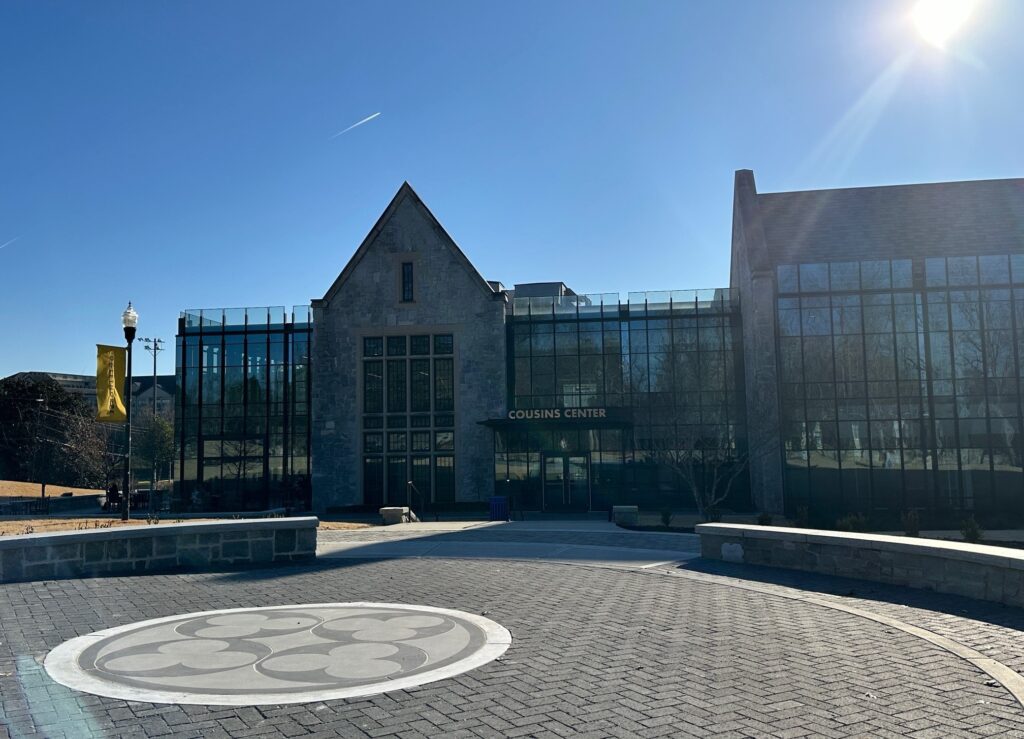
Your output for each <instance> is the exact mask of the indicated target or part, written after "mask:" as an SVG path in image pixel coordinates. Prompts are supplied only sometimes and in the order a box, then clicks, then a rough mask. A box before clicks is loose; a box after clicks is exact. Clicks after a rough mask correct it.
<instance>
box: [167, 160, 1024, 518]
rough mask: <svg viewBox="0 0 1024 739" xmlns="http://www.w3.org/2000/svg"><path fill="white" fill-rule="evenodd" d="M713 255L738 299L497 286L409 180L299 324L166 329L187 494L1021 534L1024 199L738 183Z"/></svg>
mask: <svg viewBox="0 0 1024 739" xmlns="http://www.w3.org/2000/svg"><path fill="white" fill-rule="evenodd" d="M731 258H732V266H731V271H730V279H729V287H728V288H717V289H711V290H679V291H665V292H637V293H629V294H628V295H625V296H623V295H619V294H617V293H611V294H582V293H578V292H576V291H575V290H573V289H571V288H570V287H569V286H568V285H566V284H565V283H564V282H561V281H557V280H554V281H553V280H552V279H551V278H555V277H557V276H554V275H544V276H543V277H546V278H547V279H548V280H549V281H547V282H536V283H530V284H520V285H516V286H514V287H513V288H505V287H504V286H503V285H502V284H501V283H500V282H496V281H488V280H486V279H484V277H483V276H482V275H480V273H479V272H478V271H477V270H476V269H475V268H474V267H473V265H472V264H471V262H470V261H469V259H467V256H466V254H464V253H463V251H462V250H461V249H460V248H459V247H458V246H457V245H456V243H455V241H454V240H453V239H452V238H451V236H449V234H448V233H447V232H446V231H445V229H444V228H443V227H442V226H441V225H440V223H439V222H438V221H437V219H436V218H434V216H433V215H432V214H431V212H430V211H429V210H428V209H427V207H426V206H425V205H424V203H423V202H422V201H421V200H420V199H419V197H417V195H416V193H415V192H413V190H412V188H411V187H409V185H408V184H404V185H403V186H402V187H401V189H400V190H399V191H398V193H397V195H396V196H395V197H394V199H393V200H392V201H391V203H390V205H388V207H387V209H386V210H385V211H384V213H383V215H382V216H381V217H380V219H379V220H378V221H377V223H376V225H375V226H374V227H373V229H372V230H371V231H370V233H369V235H368V236H367V237H366V239H365V240H364V241H363V243H362V244H361V245H360V246H359V247H358V249H356V251H355V254H354V255H353V257H352V258H351V260H350V261H349V262H348V264H347V265H346V266H345V268H344V269H343V270H342V272H341V274H340V275H339V276H338V278H337V279H336V280H335V281H334V283H333V284H332V285H331V287H330V289H329V290H328V291H327V293H326V294H325V295H324V296H323V297H322V298H320V299H317V300H314V301H313V304H312V317H311V318H310V316H309V315H308V312H307V311H306V310H305V309H301V310H299V309H297V312H295V313H293V314H292V315H293V316H298V315H300V314H301V319H299V318H293V319H292V320H291V321H289V319H288V316H287V314H285V312H284V310H283V309H260V310H259V311H257V314H258V315H259V316H261V317H260V318H258V320H256V321H255V324H254V322H253V320H252V319H251V318H250V317H249V315H248V313H247V312H246V311H241V312H237V315H236V316H235V317H234V318H231V317H230V316H229V313H230V311H222V312H219V311H215V312H214V314H213V315H214V318H212V319H211V320H210V321H209V322H208V321H207V319H206V317H205V316H206V312H205V311H202V312H198V313H196V312H186V313H184V314H183V316H182V322H181V325H180V330H179V345H181V346H182V349H181V350H179V386H180V387H181V388H182V391H181V392H180V393H179V397H178V399H177V405H178V407H179V409H180V411H181V412H180V413H179V416H180V417H181V418H182V419H183V420H182V421H181V423H179V425H178V433H179V442H180V447H181V450H182V451H181V465H180V467H181V469H183V470H184V471H185V472H184V476H183V478H182V486H181V487H182V489H183V490H188V489H191V488H192V487H194V486H196V485H203V486H205V488H209V489H217V488H218V487H221V488H223V487H225V486H227V485H228V484H229V480H228V478H229V477H230V476H231V475H234V476H235V479H234V481H231V482H230V484H231V485H233V486H234V487H233V489H234V490H236V491H239V490H241V491H243V494H242V495H241V497H240V498H239V497H238V496H237V495H236V496H235V497H234V498H232V500H233V501H238V502H236V503H234V504H236V505H237V504H241V505H243V506H246V505H248V506H249V507H259V506H260V505H264V504H266V503H267V501H270V500H272V499H273V495H269V494H268V492H267V491H270V490H273V489H281V490H292V491H293V492H292V493H290V494H289V495H285V496H284V498H283V499H286V500H292V501H293V502H295V501H299V502H300V503H301V504H302V505H307V506H311V507H312V508H313V509H314V510H316V511H318V512H330V511H342V510H346V509H363V510H372V509H375V508H376V507H379V506H380V505H384V504H407V503H409V504H412V505H413V506H414V507H418V508H428V509H429V508H432V509H434V510H438V509H448V510H453V509H459V508H472V507H477V508H482V506H483V505H484V504H485V502H486V500H487V499H488V498H489V497H490V496H492V495H495V494H499V495H504V496H507V497H508V498H509V499H510V500H511V501H512V505H513V507H515V508H519V509H525V510H538V511H562V512H587V511H604V510H607V509H608V507H609V506H611V505H615V504H620V503H636V504H639V505H641V506H643V507H645V508H648V509H659V508H677V509H679V508H692V507H694V505H695V502H696V500H697V499H698V496H703V497H702V498H700V502H701V507H704V508H708V507H711V508H721V509H729V510H734V511H752V510H761V511H770V512H776V513H778V512H785V513H787V514H788V515H790V516H793V517H796V518H801V519H807V520H810V521H815V522H824V523H834V522H835V520H836V519H837V518H839V517H842V516H845V515H849V514H864V515H866V516H869V517H871V518H873V519H875V520H877V521H886V522H889V523H890V524H894V525H898V522H899V519H900V517H901V516H902V515H903V514H904V513H905V512H906V511H909V510H917V511H919V512H921V513H922V518H923V520H924V523H927V522H928V521H930V520H934V521H935V522H939V521H942V520H945V521H949V520H959V518H962V517H963V516H964V515H965V514H967V513H973V514H976V515H978V516H980V517H982V518H986V517H988V518H990V519H995V518H999V519H1000V520H1006V519H1009V518H1022V519H1024V435H1022V430H1024V408H1022V405H1024V395H1022V388H1021V382H1022V380H1024V356H1022V352H1024V180H997V181H983V182H957V183H938V184H922V185H901V186H893V187H867V188H850V189H843V190H825V191H811V192H790V193H759V192H758V191H757V188H756V185H755V182H754V176H753V173H752V172H750V171H748V170H741V171H739V172H737V173H736V181H735V189H734V200H733V234H732V251H731ZM268 311H269V312H270V313H269V315H270V316H271V317H270V318H267V317H266V315H267V312H268ZM273 316H279V317H278V318H274V317H273ZM275 347H277V348H275ZM232 373H234V374H232ZM232 377H233V378H234V379H232ZM275 378H278V379H276V380H275ZM275 383H276V384H275ZM204 388H206V389H205V390H204ZM204 392H207V393H209V394H210V395H209V397H210V398H212V399H213V401H214V406H213V407H211V408H210V409H209V412H208V411H207V410H206V409H207V406H208V404H207V403H206V402H205V400H204V399H203V395H202V394H203V393H204ZM216 403H220V405H216ZM204 414H205V415H204ZM240 448H244V449H245V450H246V452H245V454H244V455H241V454H240V453H239V452H238V450H239V449H240ZM241 457H244V459H241ZM189 475H191V477H189ZM243 483H244V484H243ZM247 485H248V486H249V487H246V486H247ZM205 488H204V489H205ZM310 488H311V491H312V492H311V496H310V495H308V491H309V490H310ZM249 489H252V490H256V489H260V490H262V491H264V494H263V495H262V497H260V496H256V495H252V496H248V497H247V495H248V494H245V493H244V491H245V490H249ZM294 491H300V492H302V491H305V492H303V494H301V495H298V497H296V494H295V492H294ZM289 496H290V497H289ZM279 498H280V496H279Z"/></svg>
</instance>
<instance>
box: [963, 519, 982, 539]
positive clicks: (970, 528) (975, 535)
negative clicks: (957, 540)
mask: <svg viewBox="0 0 1024 739" xmlns="http://www.w3.org/2000/svg"><path fill="white" fill-rule="evenodd" d="M960 533H961V534H963V537H964V541H966V542H970V543H971V544H977V543H978V542H979V541H981V540H982V539H983V538H984V534H985V532H984V531H982V529H981V526H979V525H978V522H977V521H975V520H974V516H971V517H970V518H966V519H964V521H963V523H961V524H960Z"/></svg>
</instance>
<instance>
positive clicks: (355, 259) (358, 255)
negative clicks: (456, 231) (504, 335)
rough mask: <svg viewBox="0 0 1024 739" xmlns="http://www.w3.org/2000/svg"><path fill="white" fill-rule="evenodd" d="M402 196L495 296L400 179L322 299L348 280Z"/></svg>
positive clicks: (441, 227)
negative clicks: (395, 188)
mask: <svg viewBox="0 0 1024 739" xmlns="http://www.w3.org/2000/svg"><path fill="white" fill-rule="evenodd" d="M406 198H410V199H411V200H412V203H413V205H414V206H415V207H416V208H417V209H419V210H420V211H421V213H422V215H423V216H424V217H425V218H426V219H427V220H428V221H429V223H430V225H431V226H432V227H433V228H434V229H435V231H436V232H437V233H438V235H439V236H440V237H441V242H442V243H443V244H444V245H445V246H447V247H448V249H449V250H450V251H451V252H452V255H453V256H454V257H455V259H456V261H458V262H459V263H460V264H461V265H462V267H463V268H464V269H465V270H466V272H468V273H469V275H470V277H471V278H472V279H473V281H474V282H476V283H477V284H478V285H479V286H480V289H481V290H483V291H484V292H485V293H486V294H487V295H490V296H493V295H495V291H494V288H493V287H491V285H490V283H488V282H487V280H485V279H484V278H483V275H481V274H480V272H478V271H477V268H476V267H474V266H473V263H472V262H470V261H469V259H468V258H467V257H466V255H465V254H464V253H463V251H462V249H460V248H459V245H458V244H456V243H455V240H454V239H453V238H452V237H451V236H450V235H449V234H448V232H447V231H445V229H444V226H442V225H441V223H440V222H439V221H438V220H437V218H436V217H435V216H434V214H433V213H431V212H430V208H428V207H427V206H426V204H425V203H424V202H423V200H422V199H421V198H420V196H419V195H417V194H416V191H415V190H413V189H412V185H410V184H409V183H408V182H403V183H402V186H401V187H400V188H398V192H397V193H395V197H393V198H392V199H391V202H390V203H389V204H388V207H387V208H385V209H384V212H383V213H381V215H380V218H378V219H377V222H376V223H375V224H374V225H373V228H371V229H370V232H369V233H368V234H366V238H364V239H363V242H362V243H361V244H360V245H359V248H358V249H356V252H355V254H353V255H352V258H351V259H349V260H348V264H346V265H345V268H344V269H343V270H341V274H339V275H338V277H337V279H336V280H335V281H334V283H333V284H332V285H331V286H330V287H329V288H328V289H327V292H326V293H324V297H323V298H322V300H324V301H330V300H331V299H332V298H333V297H334V296H335V295H336V294H337V292H338V290H339V289H341V286H342V285H344V284H345V281H346V280H348V278H349V277H350V276H351V275H352V273H353V272H354V271H355V269H356V267H357V266H358V265H359V262H360V261H362V258H363V257H364V256H365V255H366V253H367V252H368V251H369V250H370V248H371V247H372V246H373V243H374V241H375V240H376V239H377V236H378V235H379V234H380V232H381V231H382V230H384V227H385V226H386V225H387V223H388V221H390V220H391V218H392V217H393V216H394V214H395V212H396V211H397V210H398V206H399V205H401V203H402V201H403V200H405V199H406ZM314 302H315V301H314Z"/></svg>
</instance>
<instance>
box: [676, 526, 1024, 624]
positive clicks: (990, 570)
mask: <svg viewBox="0 0 1024 739" xmlns="http://www.w3.org/2000/svg"><path fill="white" fill-rule="evenodd" d="M696 531H697V533H698V534H700V547H701V556H702V557H705V558H706V559H717V560H724V561H727V562H742V563H744V564H752V565H765V566H769V567H784V568H786V569H792V570H804V571H807V572H817V573H820V574H824V575H835V576H838V577H852V578H856V579H860V580H871V581H873V582H884V583H889V584H891V585H902V586H905V587H911V588H920V589H924V590H933V591H936V592H939V593H950V594H953V595H963V596H966V597H968V598H977V599H979V600H988V601H994V602H997V603H1004V604H1006V605H1012V606H1024V551H1020V550H1016V549H1008V548H1004V547H993V546H983V545H977V544H961V543H958V542H946V541H937V540H929V539H910V538H907V537H899V536H881V535H873V534H848V533H845V532H833V531H815V530H810V529H783V528H774V527H757V526H743V525H738V524H701V525H699V526H697V529H696Z"/></svg>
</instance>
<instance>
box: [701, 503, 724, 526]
mask: <svg viewBox="0 0 1024 739" xmlns="http://www.w3.org/2000/svg"><path fill="white" fill-rule="evenodd" d="M704 520H705V521H707V522H708V523H714V522H715V521H721V520H722V509H721V508H715V507H711V508H705V509H704Z"/></svg>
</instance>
